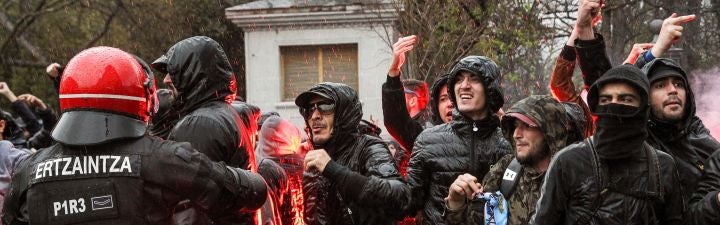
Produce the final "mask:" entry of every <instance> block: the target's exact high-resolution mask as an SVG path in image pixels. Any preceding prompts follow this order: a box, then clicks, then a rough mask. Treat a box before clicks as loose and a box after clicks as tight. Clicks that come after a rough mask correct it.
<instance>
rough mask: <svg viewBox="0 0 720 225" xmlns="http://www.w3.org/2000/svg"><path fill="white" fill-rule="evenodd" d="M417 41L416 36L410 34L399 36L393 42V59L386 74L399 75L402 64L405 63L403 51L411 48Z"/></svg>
mask: <svg viewBox="0 0 720 225" xmlns="http://www.w3.org/2000/svg"><path fill="white" fill-rule="evenodd" d="M416 42H417V36H415V35H411V36H407V37H401V38H399V39H398V41H397V42H395V44H393V60H392V65H390V71H388V75H389V76H391V77H397V76H400V71H401V70H402V66H403V64H405V53H406V52H408V51H410V50H412V49H413V48H414V47H415V43H416Z"/></svg>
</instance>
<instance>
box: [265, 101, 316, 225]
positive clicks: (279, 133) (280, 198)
mask: <svg viewBox="0 0 720 225" xmlns="http://www.w3.org/2000/svg"><path fill="white" fill-rule="evenodd" d="M300 139H301V138H300V130H299V129H298V128H297V127H295V126H293V125H292V123H290V122H289V121H287V120H285V119H282V118H280V117H279V116H274V115H273V116H269V117H268V118H267V119H266V120H265V121H264V122H263V126H262V128H260V135H259V139H258V144H257V148H256V149H255V155H256V157H257V164H258V172H259V173H260V174H262V175H263V178H265V181H266V182H267V183H268V186H270V190H272V192H273V193H271V194H272V198H268V201H267V202H265V205H264V206H263V213H262V214H263V217H266V215H268V214H277V215H278V216H277V217H275V218H273V220H277V219H279V220H280V221H282V224H299V223H301V222H302V219H303V218H302V216H301V215H302V211H300V210H302V205H303V204H302V172H303V156H304V153H303V152H301V151H300V141H301V140H300ZM271 162H272V163H271ZM274 165H277V166H278V167H279V168H280V169H281V170H282V171H278V170H276V167H275V166H274ZM271 206H272V207H271ZM264 221H266V220H265V219H263V222H264ZM264 224H265V223H264Z"/></svg>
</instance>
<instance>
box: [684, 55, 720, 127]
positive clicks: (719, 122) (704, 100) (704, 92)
mask: <svg viewBox="0 0 720 225" xmlns="http://www.w3.org/2000/svg"><path fill="white" fill-rule="evenodd" d="M718 78H720V69H719V68H717V67H716V68H713V69H710V70H705V71H693V72H692V77H691V80H690V83H691V87H692V89H693V93H694V94H695V105H696V106H697V107H696V108H697V116H698V117H700V119H702V121H703V124H705V127H706V128H707V129H708V130H710V133H711V134H712V136H713V137H715V139H718V138H720V97H719V96H720V79H718Z"/></svg>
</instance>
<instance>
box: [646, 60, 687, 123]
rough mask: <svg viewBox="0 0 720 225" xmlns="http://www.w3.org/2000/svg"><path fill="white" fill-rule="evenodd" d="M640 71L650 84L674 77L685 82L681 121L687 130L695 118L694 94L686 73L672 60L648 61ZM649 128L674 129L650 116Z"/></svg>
mask: <svg viewBox="0 0 720 225" xmlns="http://www.w3.org/2000/svg"><path fill="white" fill-rule="evenodd" d="M642 71H643V72H644V73H645V74H646V75H647V77H648V80H649V81H650V84H651V85H652V83H653V82H654V81H657V80H659V79H662V78H665V77H668V76H676V77H679V78H681V79H683V81H684V82H685V98H686V99H685V115H683V121H682V126H681V127H683V128H687V127H688V126H690V124H691V121H692V119H693V118H694V117H695V94H694V93H693V91H692V89H691V88H690V83H689V82H688V77H687V73H686V72H685V70H683V69H682V68H681V67H680V65H679V64H678V63H677V62H675V61H673V60H672V59H667V58H657V59H655V60H653V61H650V62H649V63H647V64H645V66H644V67H643V69H642ZM678 75H679V76H678ZM650 121H651V123H650V126H663V125H665V126H666V127H673V128H674V127H676V126H675V125H674V124H669V123H667V122H665V121H662V120H660V119H658V118H656V117H655V116H653V115H652V114H651V115H650Z"/></svg>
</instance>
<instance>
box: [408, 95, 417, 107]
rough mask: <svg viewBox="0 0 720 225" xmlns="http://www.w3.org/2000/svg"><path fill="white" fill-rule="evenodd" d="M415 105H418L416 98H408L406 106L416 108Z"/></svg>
mask: <svg viewBox="0 0 720 225" xmlns="http://www.w3.org/2000/svg"><path fill="white" fill-rule="evenodd" d="M417 104H418V97H417V96H414V95H413V96H412V97H411V98H410V101H409V102H408V105H410V106H416V105H417Z"/></svg>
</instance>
